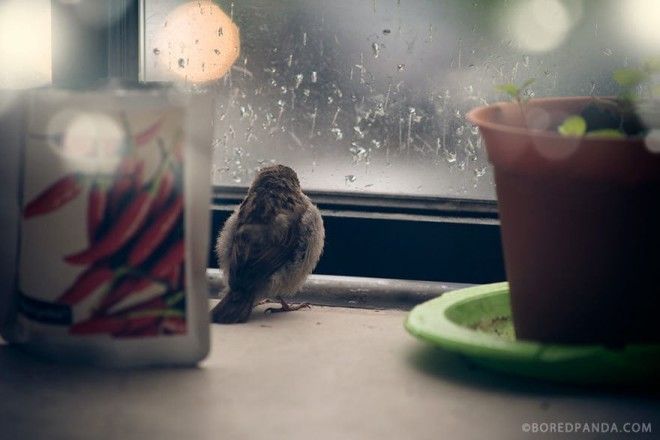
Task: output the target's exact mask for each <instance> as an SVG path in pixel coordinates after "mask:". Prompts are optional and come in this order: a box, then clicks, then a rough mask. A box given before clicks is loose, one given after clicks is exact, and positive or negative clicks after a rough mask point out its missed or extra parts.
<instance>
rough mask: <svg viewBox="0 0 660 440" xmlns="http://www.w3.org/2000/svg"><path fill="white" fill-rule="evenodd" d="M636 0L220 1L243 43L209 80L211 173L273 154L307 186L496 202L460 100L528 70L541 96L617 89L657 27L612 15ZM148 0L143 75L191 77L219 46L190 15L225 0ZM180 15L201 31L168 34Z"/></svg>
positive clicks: (478, 98) (240, 172)
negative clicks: (617, 73) (615, 75)
mask: <svg viewBox="0 0 660 440" xmlns="http://www.w3.org/2000/svg"><path fill="white" fill-rule="evenodd" d="M633 3H635V4H636V6H631V4H633ZM642 3H644V2H639V1H638V2H603V1H560V0H532V1H513V2H505V1H481V0H478V1H471V2H466V1H458V0H441V1H422V0H412V1H397V0H389V1H383V0H362V1H355V0H337V1H332V2H328V1H323V0H293V1H288V2H273V1H270V0H244V1H236V2H232V1H230V0H223V1H220V2H217V5H219V7H220V8H222V9H223V10H224V11H225V13H226V14H227V15H228V16H230V17H231V18H233V20H234V21H235V22H236V23H237V24H238V26H239V27H240V30H241V54H240V57H239V59H238V61H237V62H236V64H235V65H234V67H233V68H232V69H231V71H230V73H229V74H228V75H227V76H226V77H225V78H223V79H222V80H221V81H219V82H215V83H210V84H207V85H205V86H203V87H205V88H208V89H210V90H211V91H212V93H215V94H216V95H217V97H218V98H219V103H218V108H217V111H216V114H215V119H216V122H217V126H216V133H215V134H216V139H215V143H214V153H215V159H214V170H213V179H214V183H215V184H217V185H223V186H245V185H247V184H249V182H250V181H251V179H252V176H253V174H254V171H255V169H256V168H258V167H259V166H260V165H263V164H266V163H268V162H271V161H277V162H284V163H288V164H291V165H292V166H294V168H295V169H296V170H298V172H299V173H300V175H301V180H302V182H303V185H304V187H306V188H308V189H312V190H325V191H336V192H351V193H352V192H361V193H379V194H397V195H410V196H440V197H458V198H468V199H485V200H492V199H493V198H494V192H493V179H492V175H491V172H490V170H489V168H488V163H487V158H486V155H485V152H484V150H483V148H482V145H481V141H480V138H479V134H478V132H477V131H476V129H475V128H473V127H471V126H470V125H468V124H467V123H466V121H465V119H464V115H465V113H466V111H468V110H469V109H470V108H472V107H474V106H477V105H483V104H486V103H489V102H492V101H494V100H496V99H501V98H502V96H501V94H499V93H498V92H496V91H495V88H494V85H495V84H498V83H508V82H517V83H521V82H523V81H525V80H526V79H528V78H535V79H536V82H535V83H534V85H533V87H532V89H533V91H534V93H535V94H537V95H540V96H548V95H568V94H572V95H575V94H579V95H587V94H592V93H593V94H598V95H603V94H612V93H614V91H615V88H614V84H613V82H612V81H611V80H610V78H609V72H611V71H612V69H613V68H616V67H620V66H621V65H624V64H627V63H634V62H635V61H636V60H637V59H638V58H639V56H640V55H641V54H642V53H643V52H645V50H646V51H648V50H647V49H648V47H646V48H645V47H641V46H643V45H642V44H641V42H642V41H643V40H644V39H650V38H652V36H653V35H654V34H653V33H654V32H655V33H657V32H656V31H655V27H650V25H644V24H642V23H640V24H638V25H637V26H636V29H634V28H633V30H632V31H631V30H630V29H629V28H628V27H627V26H619V25H617V21H618V19H617V18H616V17H624V19H626V18H627V17H629V18H630V20H633V21H634V20H637V21H639V20H642V18H643V17H642V16H641V14H642V11H643V9H644V4H650V3H648V2H646V3H644V4H642ZM647 7H648V6H647ZM144 8H145V9H144V14H145V21H144V26H145V28H144V31H145V35H146V38H145V41H144V44H145V45H144V49H143V50H144V58H143V63H144V64H143V72H144V79H145V80H147V81H149V80H154V79H156V80H160V79H171V78H172V76H174V77H175V78H176V77H186V78H187V79H190V77H189V76H188V75H190V74H192V73H193V72H195V71H198V70H199V69H200V65H201V64H203V63H204V62H206V63H207V65H208V64H209V63H210V62H212V61H213V59H214V58H215V57H216V55H217V50H218V49H216V48H213V47H210V46H209V47H208V48H206V49H205V50H206V53H207V55H206V56H201V57H200V56H197V57H196V58H195V59H193V58H189V54H190V53H193V52H195V53H198V52H199V51H195V49H196V48H197V47H198V46H199V45H203V44H204V43H205V42H204V37H203V36H202V37H199V32H197V29H198V27H199V26H200V24H201V23H205V22H207V21H211V22H213V21H214V20H217V18H214V17H215V16H214V15H213V14H212V11H211V10H212V9H213V8H218V6H216V5H215V4H212V3H210V2H203V1H202V2H185V1H176V0H155V1H147V2H145V6H144ZM182 13H185V14H187V15H186V17H187V19H188V20H193V19H194V20H195V21H194V23H195V24H194V29H190V30H188V32H190V31H193V32H195V35H196V37H195V38H194V39H193V38H191V39H190V40H188V41H186V39H185V38H178V39H177V41H176V43H177V44H174V45H172V44H170V45H169V47H163V42H162V41H159V39H158V35H160V34H162V33H163V31H165V32H183V33H185V32H186V29H185V27H179V28H178V29H177V30H173V29H171V28H172V22H173V21H176V20H177V18H178V17H177V16H180V15H181V14H182ZM191 17H192V18H191ZM191 22H192V21H191ZM168 23H169V26H170V27H169V28H168V27H167V26H168ZM644 26H646V27H644ZM622 29H625V30H624V31H623V32H621V30H622ZM213 30H215V29H213ZM647 34H648V35H647ZM200 38H201V41H200ZM207 39H208V38H207ZM214 50H215V51H216V53H215V54H214V53H213V51H214ZM223 50H224V49H223ZM172 54H174V56H173V57H172ZM172 58H174V60H176V59H179V61H180V62H179V63H176V62H173V60H172ZM191 82H195V81H194V79H193V80H192V81H191Z"/></svg>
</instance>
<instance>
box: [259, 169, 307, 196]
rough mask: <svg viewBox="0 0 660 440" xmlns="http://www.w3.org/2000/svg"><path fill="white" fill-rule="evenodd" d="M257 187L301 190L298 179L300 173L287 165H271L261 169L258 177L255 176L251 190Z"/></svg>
mask: <svg viewBox="0 0 660 440" xmlns="http://www.w3.org/2000/svg"><path fill="white" fill-rule="evenodd" d="M256 188H260V189H267V190H282V189H288V190H291V191H299V190H300V181H299V180H298V175H297V174H296V172H295V171H293V169H291V168H289V167H287V166H285V165H271V166H267V167H265V168H262V169H261V170H259V173H258V174H257V177H255V179H254V182H252V186H251V187H250V190H254V189H256Z"/></svg>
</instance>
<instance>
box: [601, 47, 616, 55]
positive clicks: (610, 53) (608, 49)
mask: <svg viewBox="0 0 660 440" xmlns="http://www.w3.org/2000/svg"><path fill="white" fill-rule="evenodd" d="M613 54H614V51H613V50H612V49H610V48H609V47H606V48H605V49H603V55H605V56H606V57H611V56H612V55H613Z"/></svg>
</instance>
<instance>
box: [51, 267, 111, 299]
mask: <svg viewBox="0 0 660 440" xmlns="http://www.w3.org/2000/svg"><path fill="white" fill-rule="evenodd" d="M114 275H115V274H114V272H113V271H112V270H111V269H110V268H109V267H108V266H105V265H103V266H93V267H90V268H89V269H87V270H86V271H85V272H83V273H82V274H80V275H79V276H78V278H76V281H74V283H73V285H72V286H71V287H69V288H68V289H67V290H66V291H65V292H64V293H63V294H62V295H60V297H59V298H58V299H57V302H60V303H64V304H69V305H75V304H77V303H79V302H80V301H82V300H83V299H85V298H87V297H88V296H89V295H91V294H92V293H93V292H94V291H96V290H97V289H98V288H99V287H101V286H102V285H104V284H106V283H109V282H111V281H112V279H113V277H114Z"/></svg>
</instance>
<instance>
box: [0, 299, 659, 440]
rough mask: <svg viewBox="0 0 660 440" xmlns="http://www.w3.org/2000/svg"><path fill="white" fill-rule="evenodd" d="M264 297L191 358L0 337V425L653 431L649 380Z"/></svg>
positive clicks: (375, 433) (134, 429) (396, 318)
mask: <svg viewBox="0 0 660 440" xmlns="http://www.w3.org/2000/svg"><path fill="white" fill-rule="evenodd" d="M212 302H215V300H212ZM264 307H265V306H260V307H259V308H258V309H257V310H255V312H254V314H253V316H252V319H251V320H250V322H248V323H247V324H242V325H232V326H220V325H213V326H212V328H211V333H212V349H211V353H210V355H209V357H208V358H207V359H206V360H205V361H204V362H202V363H201V365H200V366H199V368H193V369H151V370H134V371H127V370H123V371H112V370H99V369H91V368H84V367H72V366H67V365H53V364H46V363H42V362H40V361H37V360H35V359H33V358H31V357H29V356H27V355H25V354H23V353H21V352H20V351H17V350H15V349H14V348H12V347H9V346H6V345H0V396H2V398H1V399H0V427H1V428H0V438H3V439H4V438H7V439H23V438H24V439H28V438H29V439H31V438H53V439H77V438H80V439H87V438H94V439H122V440H130V439H140V440H141V439H151V438H158V439H221V438H224V439H310V438H313V439H315V440H320V439H365V440H369V439H379V440H380V439H408V438H410V439H438V438H443V437H446V438H457V439H460V438H519V437H521V436H522V434H523V432H522V429H521V426H522V424H523V423H526V422H527V423H533V422H537V423H540V422H551V421H554V422H574V421H579V422H609V423H611V422H617V423H620V424H621V425H620V426H622V424H623V423H624V422H651V423H653V432H654V433H657V432H658V430H660V400H658V399H657V396H654V395H652V394H650V393H649V392H644V393H641V392H632V391H627V392H620V391H613V390H609V391H608V390H598V389H581V388H574V387H567V386H561V385H555V384H547V383H543V382H536V381H531V380H524V379H519V378H515V377H508V376H505V375H500V374H496V373H491V372H489V371H485V370H482V369H479V368H475V367H472V366H471V365H470V364H468V363H467V362H466V361H464V360H463V359H461V358H458V357H456V356H453V355H450V354H448V353H445V352H442V351H439V350H436V349H434V348H433V347H428V346H425V345H424V344H421V343H419V342H418V341H417V340H415V339H413V338H412V337H410V336H409V335H408V334H406V332H405V331H404V329H403V325H402V324H403V320H404V318H405V315H406V312H404V311H400V310H392V309H386V310H367V309H360V308H341V307H323V306H313V307H312V308H311V309H305V310H301V311H298V312H292V313H285V314H275V315H264V314H263V313H262V311H263V308H264ZM649 438H650V437H649Z"/></svg>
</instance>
